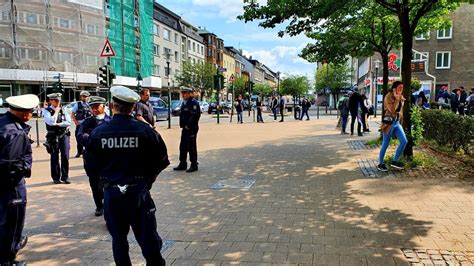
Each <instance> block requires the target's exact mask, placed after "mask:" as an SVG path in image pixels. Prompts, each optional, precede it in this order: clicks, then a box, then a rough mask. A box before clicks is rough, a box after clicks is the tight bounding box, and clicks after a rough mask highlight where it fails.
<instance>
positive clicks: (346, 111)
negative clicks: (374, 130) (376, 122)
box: [337, 89, 374, 136]
mask: <svg viewBox="0 0 474 266" xmlns="http://www.w3.org/2000/svg"><path fill="white" fill-rule="evenodd" d="M337 109H338V110H339V111H340V115H341V124H340V125H341V134H343V135H347V134H349V133H348V132H347V124H348V122H349V117H350V118H351V120H350V122H351V126H350V131H351V135H354V129H355V124H356V123H357V135H358V136H363V132H370V129H369V121H368V120H369V116H370V115H373V114H374V107H373V105H372V102H371V101H370V100H369V99H368V98H367V96H366V95H365V94H360V93H359V91H358V89H355V90H354V91H349V92H348V93H347V94H345V95H344V96H343V97H342V98H341V99H340V100H339V101H338V103H337Z"/></svg>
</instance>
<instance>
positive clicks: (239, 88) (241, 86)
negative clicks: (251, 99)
mask: <svg viewBox="0 0 474 266" xmlns="http://www.w3.org/2000/svg"><path fill="white" fill-rule="evenodd" d="M245 82H246V81H245V78H244V77H242V76H240V77H236V78H235V80H234V83H233V86H234V94H235V95H233V97H234V98H236V97H237V96H239V95H242V96H243V95H245V92H246V91H245V90H246V89H245Z"/></svg>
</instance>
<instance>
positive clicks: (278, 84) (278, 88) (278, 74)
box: [276, 71, 281, 94]
mask: <svg viewBox="0 0 474 266" xmlns="http://www.w3.org/2000/svg"><path fill="white" fill-rule="evenodd" d="M276 74H277V81H278V83H277V92H278V94H280V74H281V73H280V71H278V72H277V73H276Z"/></svg>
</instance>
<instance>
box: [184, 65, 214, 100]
mask: <svg viewBox="0 0 474 266" xmlns="http://www.w3.org/2000/svg"><path fill="white" fill-rule="evenodd" d="M216 70H217V68H216V67H215V66H213V65H212V64H209V63H205V64H201V63H197V64H193V63H190V62H184V63H183V65H182V70H181V71H180V72H179V74H178V75H177V76H176V80H177V81H178V83H179V84H180V85H181V86H188V87H193V88H198V89H199V90H200V91H201V98H202V97H203V96H204V95H206V96H209V95H211V94H212V92H213V89H214V75H215V74H216Z"/></svg>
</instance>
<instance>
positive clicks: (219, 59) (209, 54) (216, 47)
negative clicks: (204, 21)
mask: <svg viewBox="0 0 474 266" xmlns="http://www.w3.org/2000/svg"><path fill="white" fill-rule="evenodd" d="M199 34H200V35H201V36H202V37H203V39H204V46H205V49H206V52H205V57H206V63H209V64H212V65H214V66H218V67H224V40H222V39H220V38H218V37H217V36H216V35H215V34H214V33H212V32H209V31H207V30H206V29H201V30H200V31H199Z"/></svg>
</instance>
